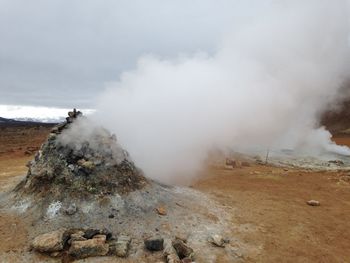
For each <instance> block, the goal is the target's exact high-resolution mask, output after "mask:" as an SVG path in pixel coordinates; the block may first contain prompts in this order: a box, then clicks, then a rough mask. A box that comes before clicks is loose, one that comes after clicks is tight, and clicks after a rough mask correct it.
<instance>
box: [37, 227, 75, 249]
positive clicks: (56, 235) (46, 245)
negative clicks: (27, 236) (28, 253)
mask: <svg viewBox="0 0 350 263" xmlns="http://www.w3.org/2000/svg"><path fill="white" fill-rule="evenodd" d="M66 231H67V230H66V229H65V228H61V229H58V230H56V231H52V232H49V233H45V234H42V235H39V236H37V237H36V238H34V240H33V242H32V248H33V249H34V250H36V251H39V252H56V251H61V250H62V249H63V247H64V244H65V242H66V241H67V238H68V236H67V235H66Z"/></svg>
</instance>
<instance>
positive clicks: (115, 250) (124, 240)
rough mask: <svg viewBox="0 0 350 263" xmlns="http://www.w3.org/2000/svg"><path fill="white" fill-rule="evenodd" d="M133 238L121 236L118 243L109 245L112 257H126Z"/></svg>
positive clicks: (113, 242) (114, 242)
mask: <svg viewBox="0 0 350 263" xmlns="http://www.w3.org/2000/svg"><path fill="white" fill-rule="evenodd" d="M130 242H131V238H130V237H128V236H125V235H120V236H119V237H118V239H117V240H116V241H112V242H110V243H109V252H108V254H110V255H116V256H117V257H126V256H127V255H128V251H129V247H130Z"/></svg>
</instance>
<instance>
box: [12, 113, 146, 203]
mask: <svg viewBox="0 0 350 263" xmlns="http://www.w3.org/2000/svg"><path fill="white" fill-rule="evenodd" d="M79 121H84V117H83V115H82V113H81V112H80V111H76V110H75V109H74V110H73V111H72V112H69V113H68V117H67V120H66V122H64V123H62V124H59V125H57V126H56V127H54V128H53V129H52V131H51V133H50V135H49V138H48V140H47V142H46V143H44V144H43V145H42V147H41V149H40V150H39V152H38V153H37V155H36V156H35V159H34V160H33V161H31V162H30V163H29V164H28V167H29V170H28V173H27V176H26V178H25V180H24V181H23V182H22V183H21V184H19V185H18V186H17V188H16V191H18V192H20V193H25V194H28V193H34V194H39V195H47V193H50V195H51V196H54V197H55V198H56V199H57V198H60V196H61V195H64V196H67V195H68V196H71V195H74V196H77V195H81V196H87V195H109V194H113V193H119V194H123V193H128V192H130V191H134V190H136V189H140V188H142V187H143V186H144V185H145V184H147V180H146V179H145V177H144V176H143V174H142V171H141V170H139V169H138V168H137V167H136V166H135V165H134V163H133V162H132V161H131V159H130V158H129V155H128V153H127V152H126V151H125V150H124V149H122V148H121V147H120V146H119V145H118V144H117V141H116V137H115V135H111V134H110V133H109V132H108V131H107V130H105V129H103V128H101V127H84V130H86V129H90V130H91V131H89V132H90V134H89V136H88V137H87V136H86V137H84V136H80V132H81V134H83V132H84V131H83V129H82V128H81V130H79V129H80V128H79ZM76 123H77V124H76ZM74 125H75V126H74ZM73 129H74V130H73ZM73 132H74V133H75V137H74V136H70V138H69V140H68V141H67V139H66V138H65V133H68V134H69V133H73ZM66 137H67V136H66Z"/></svg>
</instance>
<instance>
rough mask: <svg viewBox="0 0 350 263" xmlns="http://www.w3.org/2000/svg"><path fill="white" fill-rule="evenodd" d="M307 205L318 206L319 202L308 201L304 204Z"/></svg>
mask: <svg viewBox="0 0 350 263" xmlns="http://www.w3.org/2000/svg"><path fill="white" fill-rule="evenodd" d="M306 203H307V204H308V205H311V206H320V205H321V204H320V202H319V201H316V200H310V201H307V202H306Z"/></svg>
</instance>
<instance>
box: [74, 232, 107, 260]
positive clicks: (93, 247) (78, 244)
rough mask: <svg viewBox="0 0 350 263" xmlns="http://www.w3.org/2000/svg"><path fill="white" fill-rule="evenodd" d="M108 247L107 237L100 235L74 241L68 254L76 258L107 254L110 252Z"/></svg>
mask: <svg viewBox="0 0 350 263" xmlns="http://www.w3.org/2000/svg"><path fill="white" fill-rule="evenodd" d="M108 249H109V246H108V244H107V243H106V238H105V237H104V238H103V237H98V238H93V239H88V240H84V241H73V242H72V245H71V246H70V248H69V250H68V254H69V255H70V256H72V257H74V258H87V257H94V256H105V255H107V253H108Z"/></svg>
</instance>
